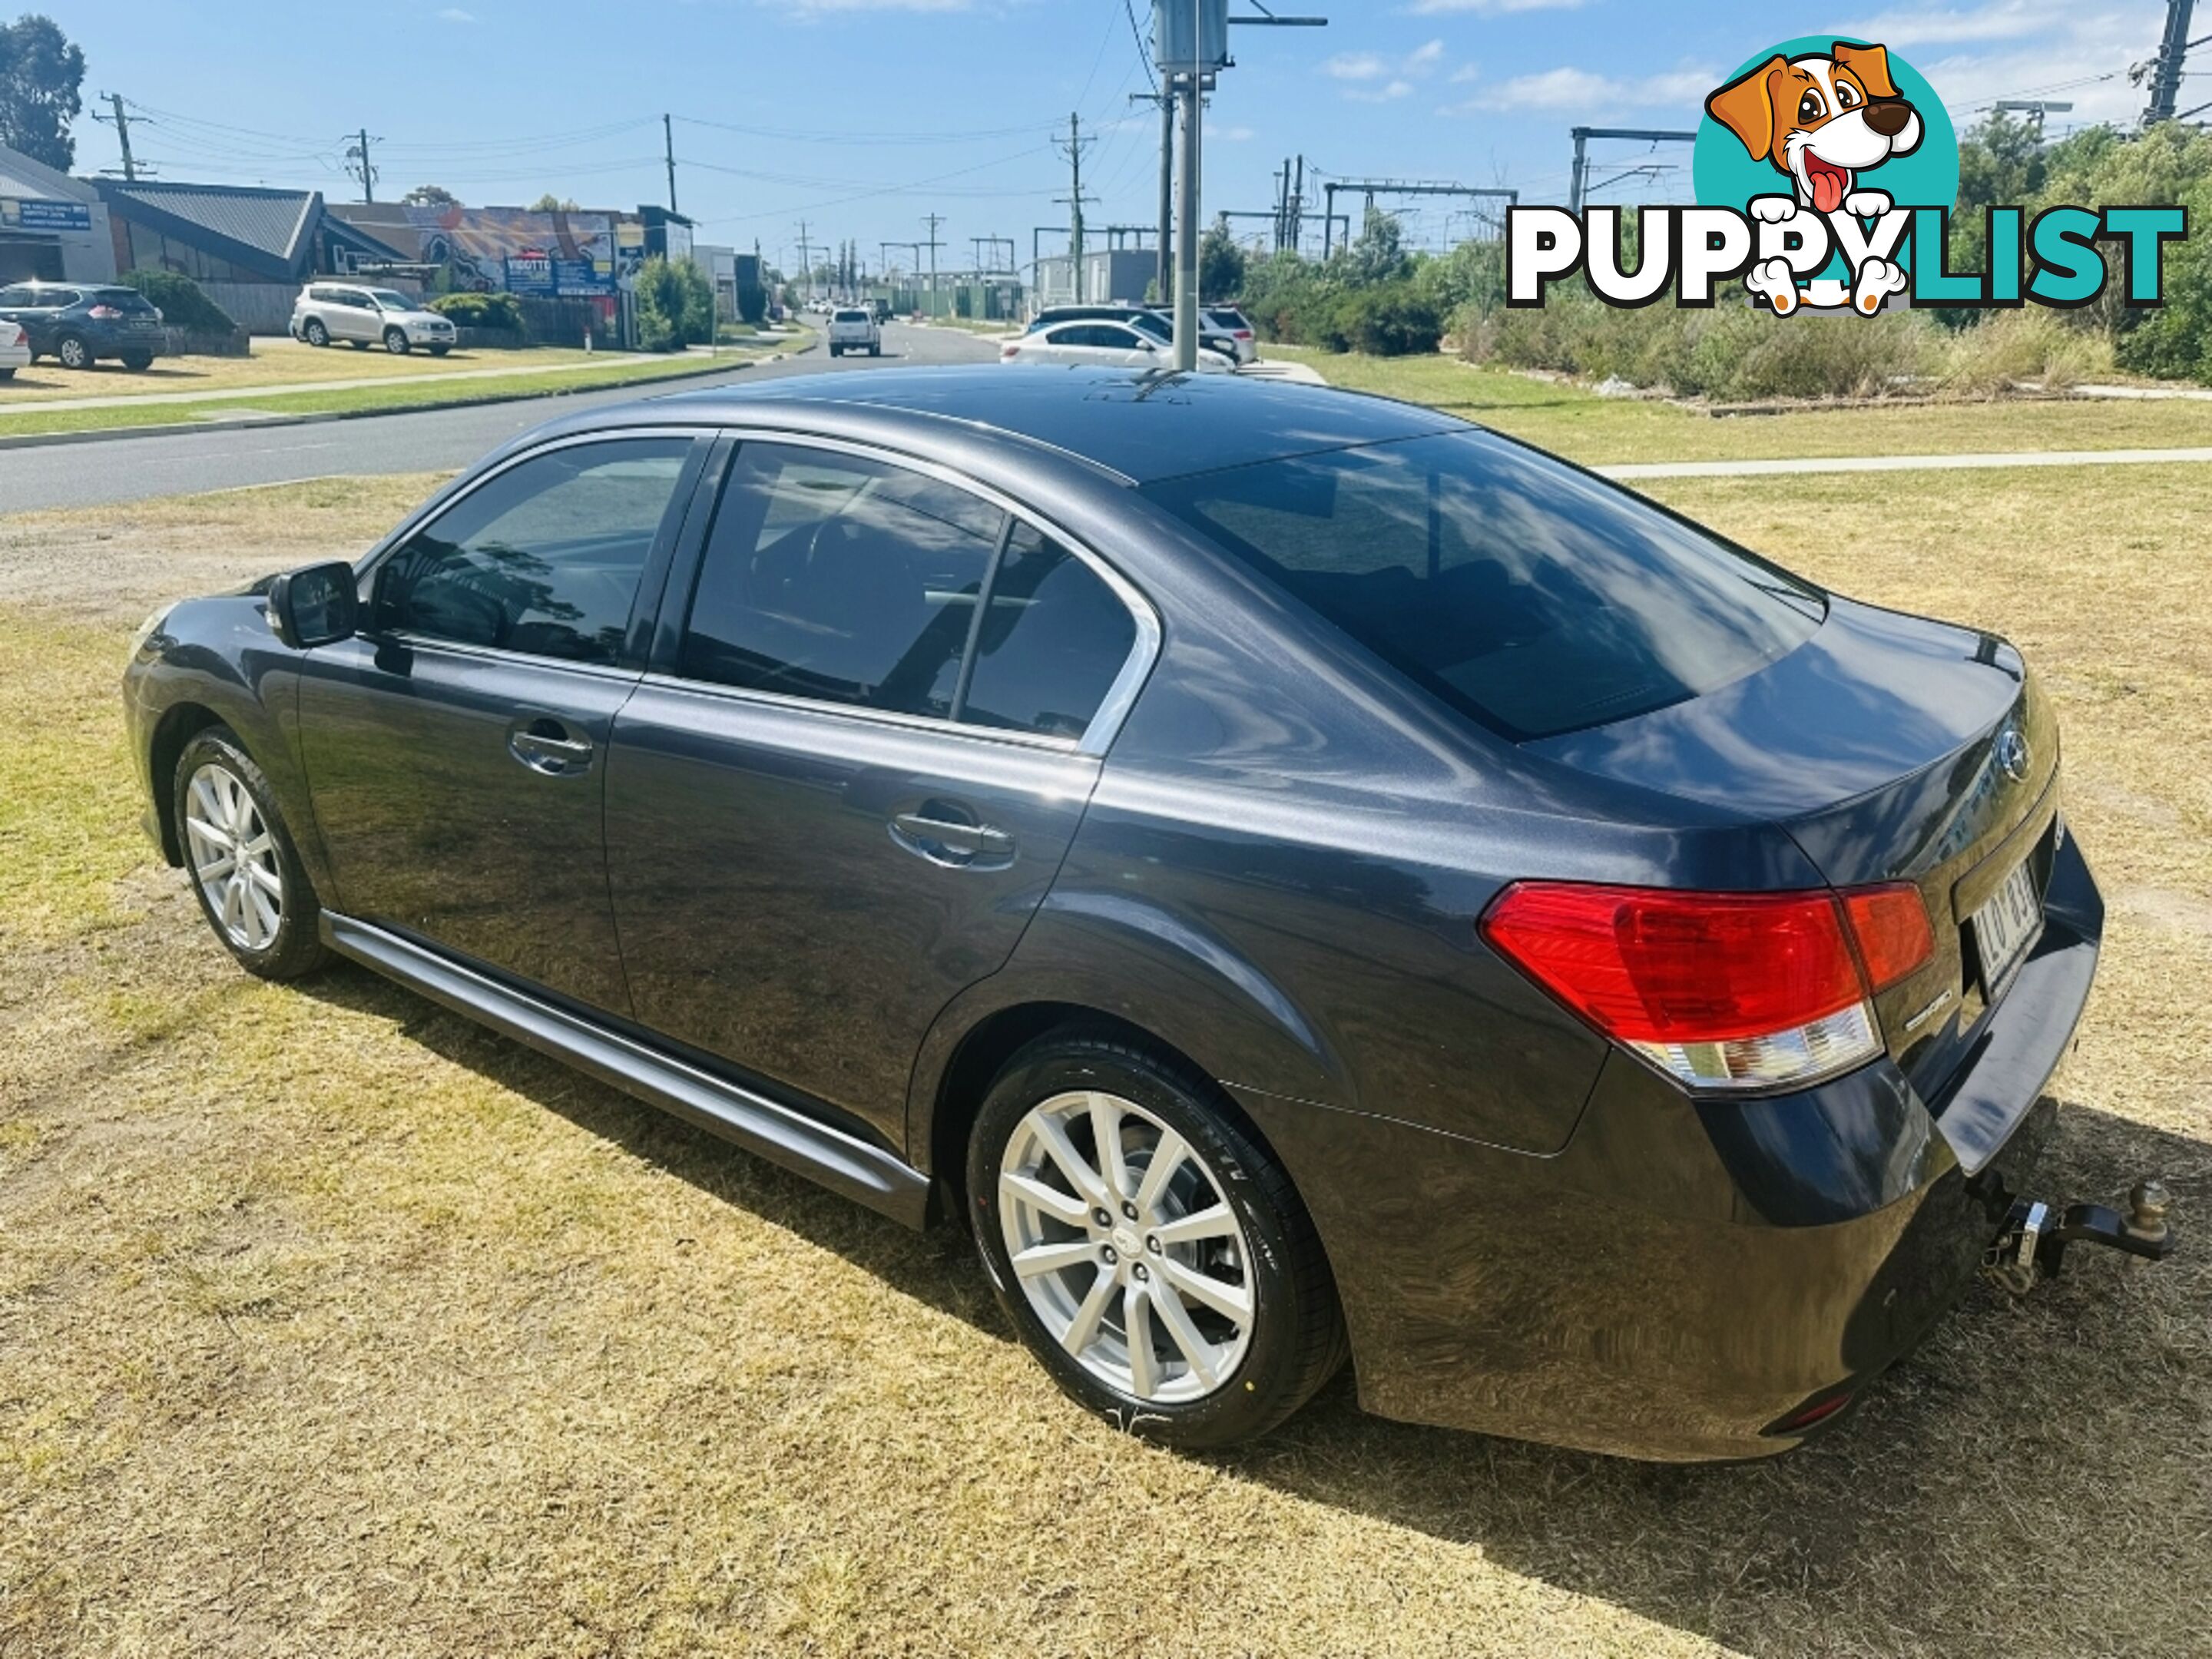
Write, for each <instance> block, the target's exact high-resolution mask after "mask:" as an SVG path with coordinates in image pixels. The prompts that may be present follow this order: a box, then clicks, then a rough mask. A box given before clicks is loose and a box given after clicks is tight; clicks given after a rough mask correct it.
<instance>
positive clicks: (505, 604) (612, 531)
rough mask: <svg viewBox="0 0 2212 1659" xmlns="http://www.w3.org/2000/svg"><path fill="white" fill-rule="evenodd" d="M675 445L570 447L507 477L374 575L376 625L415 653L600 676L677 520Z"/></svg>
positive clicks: (453, 510) (681, 451)
mask: <svg viewBox="0 0 2212 1659" xmlns="http://www.w3.org/2000/svg"><path fill="white" fill-rule="evenodd" d="M691 447H692V440H691V439H690V438H688V437H656V438H615V439H609V440H606V441H604V442H599V443H588V444H570V445H567V446H564V447H561V448H558V449H554V450H550V451H548V452H547V453H544V454H540V455H535V456H532V458H530V459H527V460H525V461H522V462H520V463H518V464H517V465H513V466H511V467H509V468H508V469H507V471H504V472H501V473H500V474H499V475H498V476H497V477H495V478H493V479H491V480H490V481H489V483H485V484H483V485H482V486H480V487H479V488H477V489H474V490H471V492H470V493H469V494H468V495H465V496H463V497H462V498H461V499H460V500H459V501H457V502H455V503H454V504H453V506H452V507H448V508H447V510H446V511H445V512H443V513H440V514H439V515H438V516H437V517H436V518H435V519H434V520H431V522H430V523H429V524H428V525H427V526H424V527H423V528H422V530H420V531H417V532H416V533H415V534H414V535H413V536H412V537H410V538H409V539H408V541H407V543H406V544H405V545H404V546H403V547H402V548H401V549H400V550H398V552H397V553H396V554H394V555H393V556H392V557H391V558H389V559H387V560H386V561H385V562H384V563H383V564H382V565H380V567H379V568H378V570H377V576H376V589H375V614H376V621H377V624H378V626H379V627H380V628H381V629H387V630H399V631H404V632H406V633H410V634H415V635H422V636H424V637H426V638H429V639H435V640H448V641H453V642H455V643H457V644H463V645H478V646H489V647H495V648H496V649H499V650H504V651H516V652H522V653H527V654H529V655H532V656H538V657H556V658H560V659H562V660H565V661H569V662H588V663H611V662H613V661H614V660H615V659H616V657H617V655H618V654H619V653H621V650H622V647H623V640H624V639H625V637H626V636H627V635H628V633H629V618H630V610H631V607H632V606H633V605H635V602H636V599H637V588H638V581H639V579H640V577H641V574H643V571H644V569H645V563H646V560H647V556H649V555H650V554H651V552H652V550H653V544H654V541H655V540H656V539H657V538H659V537H660V536H661V535H663V534H665V533H666V532H667V530H668V527H669V522H670V519H671V515H672V514H673V513H675V512H676V511H677V510H678V505H679V502H678V491H677V485H678V481H679V480H680V479H681V477H683V473H684V462H685V460H686V459H689V457H690V453H691Z"/></svg>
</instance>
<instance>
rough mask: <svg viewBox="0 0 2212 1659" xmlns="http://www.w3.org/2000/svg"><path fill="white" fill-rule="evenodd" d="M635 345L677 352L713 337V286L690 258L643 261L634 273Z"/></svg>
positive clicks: (649, 349) (648, 348)
mask: <svg viewBox="0 0 2212 1659" xmlns="http://www.w3.org/2000/svg"><path fill="white" fill-rule="evenodd" d="M635 314H636V318H637V343H638V346H639V349H641V350H645V351H681V350H682V349H684V347H685V346H686V345H689V344H690V343H693V342H695V341H696V343H699V344H701V345H704V344H705V343H707V342H708V340H709V339H711V338H712V337H714V283H711V282H710V281H708V277H707V273H706V272H705V271H703V270H701V269H700V268H699V266H698V264H697V263H696V261H694V260H690V259H678V260H677V261H676V262H675V263H674V264H670V263H669V262H668V261H667V260H665V259H659V258H653V259H647V261H646V262H645V264H643V265H642V266H641V267H640V269H639V270H638V273H637V289H636V313H635Z"/></svg>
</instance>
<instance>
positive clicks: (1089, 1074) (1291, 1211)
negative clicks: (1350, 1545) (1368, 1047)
mask: <svg viewBox="0 0 2212 1659" xmlns="http://www.w3.org/2000/svg"><path fill="white" fill-rule="evenodd" d="M1102 1149H1103V1156H1102ZM1163 1158H1165V1159H1168V1160H1170V1162H1168V1163H1167V1164H1165V1165H1164V1168H1163V1169H1162V1170H1159V1171H1157V1172H1156V1171H1155V1170H1154V1165H1155V1164H1158V1163H1159V1162H1160V1160H1162V1159H1163ZM967 1176H968V1188H967V1190H968V1194H969V1205H968V1212H969V1225H970V1227H971V1229H972V1231H973V1232H974V1235H975V1243H976V1248H977V1249H978V1251H979V1252H980V1254H981V1256H982V1258H983V1265H984V1267H985V1270H986V1271H987V1273H988V1274H989V1276H990V1279H991V1285H992V1288H993V1289H994V1291H996V1292H997V1294H998V1297H999V1302H1000V1306H1001V1307H1003V1308H1004V1309H1005V1310H1006V1314H1007V1316H1008V1317H1009V1318H1010V1319H1012V1322H1013V1323H1014V1327H1015V1328H1016V1330H1017V1331H1018V1333H1019V1334H1020V1335H1021V1338H1022V1340H1023V1343H1024V1345H1025V1346H1027V1347H1028V1348H1029V1350H1030V1352H1031V1353H1032V1354H1034V1355H1035V1356H1036V1358H1037V1360H1038V1361H1039V1362H1040V1363H1041V1364H1042V1365H1043V1366H1044V1368H1045V1370H1047V1371H1048V1372H1049V1373H1050V1374H1051V1376H1052V1377H1053V1379H1054V1381H1055V1382H1056V1383H1059V1384H1060V1388H1061V1389H1063V1390H1065V1391H1066V1393H1067V1394H1068V1395H1071V1396H1072V1397H1073V1398H1074V1399H1075V1400H1076V1401H1079V1403H1081V1404H1082V1405H1084V1406H1085V1407H1088V1408H1089V1409H1091V1411H1093V1412H1095V1413H1098V1414H1099V1415H1100V1416H1102V1417H1104V1418H1106V1419H1109V1421H1112V1422H1114V1423H1115V1424H1116V1425H1119V1426H1121V1428H1123V1429H1125V1430H1127V1431H1129V1432H1131V1433H1133V1434H1137V1435H1139V1436H1141V1437H1144V1438H1146V1439H1147V1440H1152V1441H1154V1442H1157V1443H1160V1444H1163V1445H1170V1446H1178V1447H1183V1448H1187V1449H1201V1448H1206V1447H1212V1446H1223V1445H1228V1444H1231V1443H1234V1442H1237V1441H1240V1440H1246V1439H1249V1438H1251V1437H1254V1436H1256V1435H1261V1434H1264V1433H1266V1432H1267V1431H1268V1430H1270V1429H1273V1428H1274V1427H1275V1426H1276V1425H1279V1424H1280V1423H1281V1422H1283V1420H1284V1419H1286V1418H1288V1417H1289V1416H1291V1413H1294V1412H1296V1411H1297V1409H1298V1407H1301V1406H1303V1405H1304V1404H1305V1402H1306V1401H1308V1400H1309V1399H1310V1398H1311V1397H1312V1396H1313V1394H1314V1391H1315V1390H1316V1389H1319V1388H1320V1387H1321V1386H1322V1383H1326V1382H1327V1381H1328V1379H1329V1377H1330V1376H1332V1375H1334V1373H1335V1371H1336V1370H1337V1369H1338V1368H1339V1367H1340V1365H1341V1364H1343V1363H1344V1360H1345V1358H1346V1353H1347V1351H1348V1345H1347V1341H1346V1335H1345V1329H1344V1321H1343V1316H1342V1313H1341V1311H1340V1309H1339V1307H1338V1304H1337V1298H1336V1287H1335V1281H1334V1279H1333V1278H1332V1277H1331V1275H1330V1273H1329V1268H1328V1259H1327V1257H1326V1256H1325V1255H1324V1254H1323V1253H1322V1245H1321V1239H1320V1236H1319V1235H1318V1234H1317V1233H1316V1231H1315V1229H1314V1225H1313V1221H1312V1218H1310V1216H1309V1215H1308V1214H1307V1213H1306V1209H1305V1206H1304V1204H1303V1203H1302V1202H1301V1201H1300V1200H1299V1198H1298V1195H1297V1191H1296V1189H1295V1188H1293V1187H1292V1186H1291V1182H1290V1178H1289V1176H1287V1175H1285V1173H1284V1171H1283V1170H1282V1167H1281V1166H1280V1165H1279V1164H1277V1163H1276V1161H1275V1159H1274V1158H1273V1156H1272V1155H1270V1154H1269V1152H1267V1149H1266V1148H1265V1147H1263V1146H1261V1145H1260V1144H1259V1142H1258V1140H1257V1139H1256V1138H1255V1135H1254V1133H1253V1132H1252V1131H1251V1130H1250V1129H1249V1127H1248V1126H1246V1125H1245V1124H1244V1122H1243V1120H1242V1119H1241V1118H1240V1117H1239V1116H1238V1115H1237V1112H1236V1110H1235V1109H1234V1107H1233V1106H1231V1104H1230V1103H1228V1102H1227V1101H1226V1100H1225V1099H1223V1098H1222V1097H1221V1096H1220V1093H1219V1091H1218V1090H1217V1089H1216V1088H1215V1087H1214V1086H1213V1085H1212V1084H1211V1083H1210V1082H1208V1081H1207V1080H1206V1079H1205V1078H1203V1077H1201V1076H1200V1075H1198V1074H1196V1073H1193V1072H1191V1071H1189V1070H1188V1068H1187V1067H1185V1066H1181V1065H1179V1064H1176V1063H1173V1062H1170V1061H1169V1060H1165V1059H1164V1058H1163V1057H1161V1056H1159V1055H1157V1054H1152V1053H1151V1052H1148V1051H1147V1050H1146V1049H1144V1048H1139V1047H1135V1046H1133V1045H1131V1044H1129V1043H1127V1042H1121V1041H1119V1040H1118V1039H1116V1038H1115V1037H1112V1036H1107V1035H1103V1034H1090V1033H1085V1032H1082V1031H1080V1030H1064V1031H1061V1032H1059V1033H1055V1034H1048V1036H1043V1037H1041V1038H1039V1039H1038V1040H1036V1042H1031V1043H1030V1044H1029V1045H1028V1046H1027V1047H1026V1048H1023V1049H1022V1050H1021V1051H1020V1052H1019V1053H1018V1054H1015V1055H1014V1057H1013V1058H1012V1060H1009V1061H1008V1062H1007V1064H1006V1066H1005V1068H1004V1069H1003V1070H1002V1071H1001V1072H1000V1073H999V1076H998V1078H997V1079H995V1080H994V1082H993V1084H992V1085H991V1087H990V1090H989V1091H988V1093H987V1095H986V1096H985V1097H984V1100H983V1103H982V1106H981V1109H980V1110H979V1111H978V1113H977V1115H976V1118H975V1124H974V1126H973V1127H972V1129H971V1131H970V1133H969V1145H968V1164H967ZM1017 1258H1018V1261H1019V1265H1017ZM1132 1328H1138V1331H1139V1334H1138V1340H1135V1341H1132V1340H1131V1339H1130V1332H1131V1330H1132Z"/></svg>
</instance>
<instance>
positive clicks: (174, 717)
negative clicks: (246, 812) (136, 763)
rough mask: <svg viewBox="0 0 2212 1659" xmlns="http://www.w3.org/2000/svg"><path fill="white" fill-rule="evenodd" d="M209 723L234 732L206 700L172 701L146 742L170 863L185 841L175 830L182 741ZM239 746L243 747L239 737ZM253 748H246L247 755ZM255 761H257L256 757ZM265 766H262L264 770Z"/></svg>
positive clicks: (179, 857)
mask: <svg viewBox="0 0 2212 1659" xmlns="http://www.w3.org/2000/svg"><path fill="white" fill-rule="evenodd" d="M210 726H223V727H225V728H226V729H228V730H230V731H231V732H232V734H233V735H234V736H235V735H236V731H235V728H234V727H231V726H230V724H229V722H228V721H227V720H224V719H223V717H222V715H221V714H217V713H216V711H215V710H214V709H212V708H209V707H208V706H207V705H206V704H205V703H203V702H189V701H188V702H177V703H172V704H171V705H170V706H169V707H168V708H166V709H164V710H162V711H161V720H159V721H157V722H156V723H155V726H154V737H153V741H152V742H151V743H150V744H149V745H148V750H147V778H148V781H149V783H151V784H152V786H153V789H152V793H153V797H154V811H155V822H156V823H159V824H160V826H161V856H162V857H163V858H164V859H166V860H168V862H169V863H170V864H171V865H172V866H179V865H182V864H183V863H184V861H185V849H184V843H183V842H182V840H181V839H180V838H179V836H178V834H177V798H176V788H175V783H176V775H177V762H178V760H179V758H180V757H182V756H183V754H184V752H185V744H188V743H190V742H191V740H192V739H193V738H196V737H197V736H198V735H199V734H200V733H201V732H204V731H206V730H207V729H208V728H209V727H210ZM239 747H240V748H241V749H245V748H246V742H245V739H244V738H240V739H239ZM252 752H253V751H252V750H250V749H247V750H246V753H247V754H249V755H251V754H252ZM255 764H257V765H258V764H259V762H258V760H257V761H256V762H255ZM263 770H264V772H265V771H266V770H267V768H265V767H264V768H263Z"/></svg>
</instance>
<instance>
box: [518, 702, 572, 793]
mask: <svg viewBox="0 0 2212 1659" xmlns="http://www.w3.org/2000/svg"><path fill="white" fill-rule="evenodd" d="M507 753H509V754H510V755H512V756H513V757H515V759H517V760H519V761H520V762H521V763H523V764H524V765H525V766H526V767H528V768H529V769H531V770H532V771H533V772H537V773H541V774H543V775H544V776H546V777H549V778H573V777H580V776H581V775H583V774H585V773H586V772H588V771H590V770H591V769H592V741H591V739H590V738H580V737H578V736H577V735H576V734H575V733H574V732H571V731H570V730H569V729H568V727H567V726H564V725H562V723H561V722H560V721H559V720H554V719H552V718H550V716H548V715H544V714H538V715H533V716H532V717H530V718H529V719H526V720H517V721H516V722H515V723H514V725H513V726H511V727H509V728H508V730H507Z"/></svg>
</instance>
